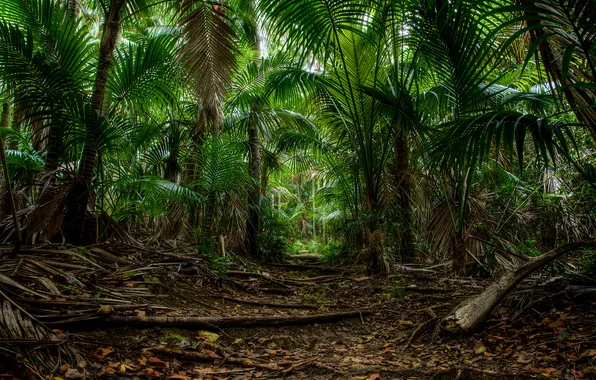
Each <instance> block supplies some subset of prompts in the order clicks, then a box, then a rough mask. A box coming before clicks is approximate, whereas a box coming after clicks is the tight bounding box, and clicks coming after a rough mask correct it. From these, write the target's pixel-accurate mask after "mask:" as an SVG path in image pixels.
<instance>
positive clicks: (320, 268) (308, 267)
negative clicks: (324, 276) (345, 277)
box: [267, 263, 343, 273]
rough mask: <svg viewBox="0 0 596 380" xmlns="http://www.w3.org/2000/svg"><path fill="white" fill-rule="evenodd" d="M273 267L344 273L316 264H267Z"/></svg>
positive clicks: (337, 269)
mask: <svg viewBox="0 0 596 380" xmlns="http://www.w3.org/2000/svg"><path fill="white" fill-rule="evenodd" d="M267 265H269V266H272V267H281V268H288V269H295V270H316V271H319V272H332V273H341V272H343V271H342V270H341V269H339V268H332V267H325V266H321V265H316V264H273V263H271V264H267Z"/></svg>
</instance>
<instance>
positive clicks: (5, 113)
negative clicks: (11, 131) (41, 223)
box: [0, 101, 23, 253]
mask: <svg viewBox="0 0 596 380" xmlns="http://www.w3.org/2000/svg"><path fill="white" fill-rule="evenodd" d="M9 123H10V103H8V101H5V102H4V103H3V104H2V117H1V119H0V127H2V128H8V125H9ZM0 158H1V159H2V170H3V172H4V186H3V187H4V188H5V191H6V194H7V200H8V203H9V206H10V211H11V214H12V221H13V227H14V229H15V249H14V253H16V252H18V250H19V248H20V246H21V243H22V242H23V239H22V237H21V228H20V226H19V218H18V217H17V208H16V205H15V201H14V197H13V194H12V187H11V185H10V182H11V181H10V175H9V173H8V165H7V163H6V152H5V151H4V138H3V137H2V136H1V135H0Z"/></svg>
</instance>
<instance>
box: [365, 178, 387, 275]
mask: <svg viewBox="0 0 596 380" xmlns="http://www.w3.org/2000/svg"><path fill="white" fill-rule="evenodd" d="M370 188H371V187H370V186H367V188H366V190H365V192H366V199H367V207H368V211H369V212H370V215H369V220H368V221H367V222H366V226H365V228H364V237H365V239H366V240H365V249H366V252H367V263H366V272H367V274H369V275H371V274H373V273H380V272H381V270H382V268H383V267H382V265H381V263H382V262H383V261H384V259H383V233H382V231H381V226H380V225H379V220H378V219H377V217H378V215H379V210H378V207H377V201H376V197H375V195H374V194H373V193H372V192H371V191H370V190H369V189H370Z"/></svg>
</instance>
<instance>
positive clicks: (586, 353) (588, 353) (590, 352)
mask: <svg viewBox="0 0 596 380" xmlns="http://www.w3.org/2000/svg"><path fill="white" fill-rule="evenodd" d="M585 356H596V350H595V349H591V350H588V351H586V352H584V353H582V354H581V357H582V358H583V357H585Z"/></svg>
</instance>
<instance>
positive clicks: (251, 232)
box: [246, 103, 261, 257]
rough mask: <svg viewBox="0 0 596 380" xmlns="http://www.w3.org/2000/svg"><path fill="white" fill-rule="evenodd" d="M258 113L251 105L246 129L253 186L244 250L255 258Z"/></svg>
mask: <svg viewBox="0 0 596 380" xmlns="http://www.w3.org/2000/svg"><path fill="white" fill-rule="evenodd" d="M258 112H259V107H258V105H257V104H256V103H253V104H252V111H251V116H250V121H249V127H248V145H249V156H248V174H249V176H250V178H251V179H252V182H253V184H252V186H251V188H250V189H249V191H248V220H247V221H246V249H247V250H248V253H249V254H250V255H253V256H255V257H258V255H259V251H260V245H259V237H258V234H259V232H260V231H261V189H260V187H261V186H260V182H261V178H260V176H261V140H260V138H259V129H258V125H257V119H256V118H257V113H258Z"/></svg>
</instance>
